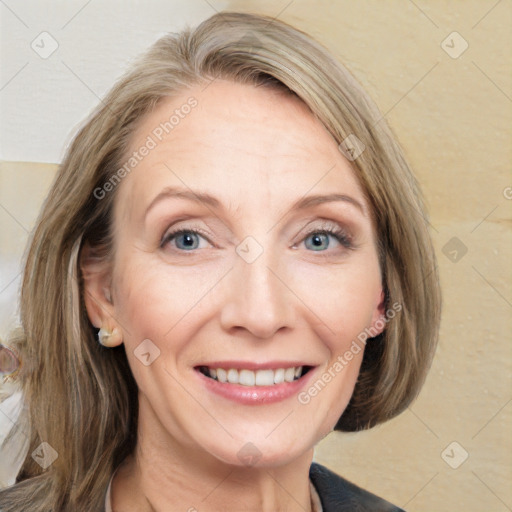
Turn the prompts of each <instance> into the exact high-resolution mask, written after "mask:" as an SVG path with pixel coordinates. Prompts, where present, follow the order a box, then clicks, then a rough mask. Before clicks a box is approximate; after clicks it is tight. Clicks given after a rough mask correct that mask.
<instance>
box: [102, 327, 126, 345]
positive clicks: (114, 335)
mask: <svg viewBox="0 0 512 512" xmlns="http://www.w3.org/2000/svg"><path fill="white" fill-rule="evenodd" d="M98 341H99V342H100V343H101V344H102V345H103V346H104V347H115V346H117V345H120V344H121V343H122V341H123V340H122V338H121V333H120V332H119V329H118V328H117V327H114V329H113V330H112V331H108V330H107V329H104V328H103V327H102V328H101V329H100V330H99V332H98Z"/></svg>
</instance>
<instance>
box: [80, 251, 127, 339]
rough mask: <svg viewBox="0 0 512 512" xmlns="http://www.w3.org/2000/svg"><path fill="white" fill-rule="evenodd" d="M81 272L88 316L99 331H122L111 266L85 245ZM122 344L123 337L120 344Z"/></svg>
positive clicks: (81, 258)
mask: <svg viewBox="0 0 512 512" xmlns="http://www.w3.org/2000/svg"><path fill="white" fill-rule="evenodd" d="M80 270H81V272H82V278H83V282H84V302H85V307H86V309H87V316H88V317H89V320H90V321H91V323H92V324H93V325H94V327H96V328H97V329H104V330H105V331H107V332H114V330H115V329H117V331H120V325H119V324H118V322H117V321H116V320H115V317H114V313H115V309H114V304H113V302H112V292H111V287H112V282H111V281H112V272H111V266H110V264H109V263H108V262H107V261H105V259H104V258H101V257H100V256H99V255H98V253H97V251H95V250H94V249H93V248H91V247H90V245H89V244H88V243H85V244H84V246H83V247H82V251H81V253H80ZM121 343H122V337H119V342H117V343H115V344H114V345H113V346H115V345H120V344H121Z"/></svg>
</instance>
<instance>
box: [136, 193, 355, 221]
mask: <svg viewBox="0 0 512 512" xmlns="http://www.w3.org/2000/svg"><path fill="white" fill-rule="evenodd" d="M171 198H177V199H188V200H190V201H193V202H195V203H203V204H206V205H209V206H211V207H212V208H214V209H221V208H222V207H223V206H222V203H221V202H220V201H219V200H218V199H217V198H216V197H214V196H212V195H210V194H207V193H206V192H200V191H193V190H186V189H181V188H177V187H166V188H164V189H163V190H162V191H161V192H160V193H159V194H158V195H157V196H156V197H155V198H154V199H153V200H152V201H151V203H150V204H149V206H148V207H147V208H146V213H145V215H147V214H148V213H149V211H150V210H151V209H152V208H153V207H154V206H156V205H157V204H158V203H159V202H161V201H162V200H164V199H171ZM334 201H343V202H346V203H349V204H351V205H353V206H355V207H356V208H357V209H359V210H360V211H361V213H362V214H363V215H365V208H364V206H363V205H362V204H361V203H360V202H359V201H357V200H356V199H354V198H353V197H351V196H348V195H346V194H325V195H321V194H316V195H310V196H306V197H302V198H301V199H299V200H298V201H296V202H295V203H293V204H292V206H291V208H290V211H292V210H303V209H306V208H311V207H312V206H316V205H319V204H323V203H331V202H334Z"/></svg>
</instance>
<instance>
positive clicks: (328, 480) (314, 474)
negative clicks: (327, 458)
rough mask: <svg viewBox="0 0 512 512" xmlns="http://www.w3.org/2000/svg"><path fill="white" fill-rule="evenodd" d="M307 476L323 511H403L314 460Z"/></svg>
mask: <svg viewBox="0 0 512 512" xmlns="http://www.w3.org/2000/svg"><path fill="white" fill-rule="evenodd" d="M309 478H310V480H311V482H312V483H313V485H314V486H315V489H316V491H317V492H318V496H319V497H320V501H321V502H322V507H323V512H404V510H403V509H401V508H399V507H396V506H395V505H392V504H391V503H389V502H388V501H386V500H383V499H382V498H379V497H378V496H375V494H372V493H371V492H368V491H365V490H364V489H361V488H360V487H357V485H354V484H352V483H350V482H349V481H348V480H345V479H344V478H342V477H341V476H339V475H337V474H336V473H333V472H332V471H330V470H329V469H327V468H326V467H324V466H321V465H320V464H317V463H315V462H313V463H312V464H311V467H310V469H309Z"/></svg>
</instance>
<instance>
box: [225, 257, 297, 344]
mask: <svg viewBox="0 0 512 512" xmlns="http://www.w3.org/2000/svg"><path fill="white" fill-rule="evenodd" d="M272 263H273V262H272V261H270V259H269V258H268V257H266V253H265V252H263V254H261V255H260V256H259V257H258V258H257V259H256V260H255V261H253V262H252V263H247V262H246V261H244V260H243V259H242V258H239V257H237V258H236V261H235V266H234V268H233V270H232V271H231V272H230V278H229V281H228V282H227V283H226V284H225V286H226V287H227V288H228V292H227V295H228V299H227V300H226V302H225V303H224V305H223V307H222V311H221V325H222V328H223V329H224V330H226V331H227V332H230V333H231V334H234V333H235V332H236V331H244V330H245V331H248V332H250V333H251V334H252V336H253V337H256V338H261V339H268V338H272V337H273V336H274V335H275V334H276V333H277V332H278V331H280V330H286V329H287V328H290V327H291V326H292V324H293V307H294V306H293V298H294V295H293V293H292V292H291V291H290V288H289V285H287V282H286V281H287V279H286V276H283V275H280V274H282V272H279V269H278V266H276V265H275V264H272Z"/></svg>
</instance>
